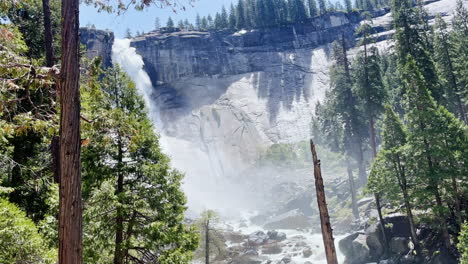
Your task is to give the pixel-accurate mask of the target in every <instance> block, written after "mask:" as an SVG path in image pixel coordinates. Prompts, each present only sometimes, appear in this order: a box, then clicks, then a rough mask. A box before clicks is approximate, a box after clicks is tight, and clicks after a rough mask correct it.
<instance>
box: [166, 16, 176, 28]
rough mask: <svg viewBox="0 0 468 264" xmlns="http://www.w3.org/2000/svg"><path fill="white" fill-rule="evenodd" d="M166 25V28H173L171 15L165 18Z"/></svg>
mask: <svg viewBox="0 0 468 264" xmlns="http://www.w3.org/2000/svg"><path fill="white" fill-rule="evenodd" d="M166 27H167V28H174V21H173V20H172V18H171V17H169V18H168V19H167V23H166Z"/></svg>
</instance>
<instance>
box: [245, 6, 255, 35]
mask: <svg viewBox="0 0 468 264" xmlns="http://www.w3.org/2000/svg"><path fill="white" fill-rule="evenodd" d="M253 3H254V0H245V3H244V17H245V28H248V29H250V28H253V27H254V24H255V23H254V21H253V14H252V12H253V11H254V10H252V5H253Z"/></svg>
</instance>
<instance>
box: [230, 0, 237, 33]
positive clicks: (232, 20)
mask: <svg viewBox="0 0 468 264" xmlns="http://www.w3.org/2000/svg"><path fill="white" fill-rule="evenodd" d="M229 29H230V30H234V29H236V9H235V8H234V5H233V4H232V3H231V7H230V9H229Z"/></svg>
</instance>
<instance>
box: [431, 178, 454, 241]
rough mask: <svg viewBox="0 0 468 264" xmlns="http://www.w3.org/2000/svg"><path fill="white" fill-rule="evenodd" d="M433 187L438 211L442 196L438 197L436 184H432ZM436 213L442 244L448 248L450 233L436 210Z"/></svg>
mask: <svg viewBox="0 0 468 264" xmlns="http://www.w3.org/2000/svg"><path fill="white" fill-rule="evenodd" d="M433 188H434V195H435V198H436V204H437V207H438V211H439V210H440V208H443V205H442V198H441V197H440V192H439V186H438V184H434V185H433ZM437 214H438V218H439V221H440V225H441V228H442V239H443V241H444V246H445V248H446V249H450V235H449V232H448V229H447V223H445V219H444V218H443V217H442V216H441V215H440V213H439V212H437Z"/></svg>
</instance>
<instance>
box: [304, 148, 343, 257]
mask: <svg viewBox="0 0 468 264" xmlns="http://www.w3.org/2000/svg"><path fill="white" fill-rule="evenodd" d="M310 150H311V152H312V159H313V162H314V178H315V191H316V193H317V204H318V208H319V212H320V223H321V227H322V237H323V244H324V246H325V254H326V256H327V263H328V264H338V259H337V257H336V251H335V244H334V239H333V229H332V228H331V224H330V216H329V214H328V208H327V201H326V197H325V188H324V186H323V178H322V171H321V169H320V160H319V159H318V157H317V153H316V151H315V145H314V142H313V141H312V140H310Z"/></svg>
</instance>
